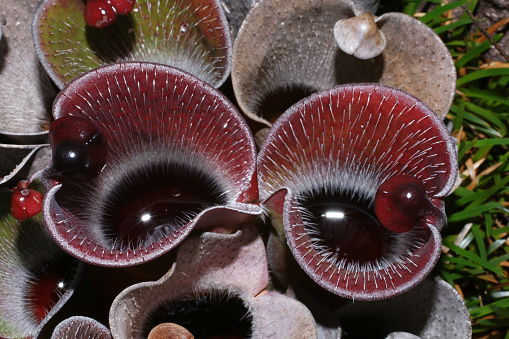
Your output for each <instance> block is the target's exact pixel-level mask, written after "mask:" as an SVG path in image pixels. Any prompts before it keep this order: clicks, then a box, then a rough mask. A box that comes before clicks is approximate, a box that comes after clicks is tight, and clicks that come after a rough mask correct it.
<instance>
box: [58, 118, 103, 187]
mask: <svg viewBox="0 0 509 339" xmlns="http://www.w3.org/2000/svg"><path fill="white" fill-rule="evenodd" d="M49 142H50V144H51V148H52V153H53V168H54V169H55V171H56V172H57V173H58V174H59V175H62V176H71V177H94V176H96V175H97V174H98V173H99V172H100V171H101V170H102V169H103V167H104V165H105V163H106V153H107V142H106V139H105V138H104V135H103V134H102V133H100V132H99V130H98V129H97V127H96V125H95V124H93V123H92V122H91V121H89V120H87V119H84V118H76V117H72V116H68V117H63V118H60V119H57V120H55V122H54V123H53V124H52V125H51V128H50V131H49Z"/></svg>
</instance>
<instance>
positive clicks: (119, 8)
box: [107, 0, 134, 15]
mask: <svg viewBox="0 0 509 339" xmlns="http://www.w3.org/2000/svg"><path fill="white" fill-rule="evenodd" d="M107 1H108V2H109V3H110V4H111V5H112V6H113V8H114V9H115V11H116V12H117V14H120V15H126V14H129V13H130V12H131V11H132V10H133V8H134V0H107Z"/></svg>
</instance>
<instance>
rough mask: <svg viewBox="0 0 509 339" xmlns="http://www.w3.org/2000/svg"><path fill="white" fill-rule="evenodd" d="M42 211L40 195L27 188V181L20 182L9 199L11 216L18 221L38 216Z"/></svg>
mask: <svg viewBox="0 0 509 339" xmlns="http://www.w3.org/2000/svg"><path fill="white" fill-rule="evenodd" d="M41 209H42V193H41V192H38V191H36V190H33V189H30V188H28V181H26V180H22V181H20V182H19V183H18V185H17V186H16V188H14V189H13V193H12V197H11V213H12V216H13V217H14V218H15V219H16V220H19V221H23V220H26V219H27V218H29V217H33V216H34V215H36V214H38V213H39V212H40V211H41Z"/></svg>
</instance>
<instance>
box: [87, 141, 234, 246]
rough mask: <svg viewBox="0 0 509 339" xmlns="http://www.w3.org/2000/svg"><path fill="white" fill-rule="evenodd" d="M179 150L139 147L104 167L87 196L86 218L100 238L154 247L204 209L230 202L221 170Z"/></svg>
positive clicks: (118, 243)
mask: <svg viewBox="0 0 509 339" xmlns="http://www.w3.org/2000/svg"><path fill="white" fill-rule="evenodd" d="M174 153H175V154H172V152H169V153H168V151H167V150H166V153H163V152H162V150H161V151H160V152H156V151H152V152H151V151H148V152H147V151H145V152H144V153H134V154H130V155H129V157H130V159H129V160H126V159H121V158H119V159H118V161H114V162H113V163H114V164H113V166H111V167H110V168H106V169H105V170H104V173H103V174H102V177H104V178H101V180H99V182H98V183H97V184H96V185H95V186H94V187H93V188H92V189H91V190H90V194H89V195H87V196H86V197H85V198H84V200H85V204H86V206H87V208H85V209H84V212H85V215H84V219H85V220H87V222H88V224H90V225H94V226H93V227H96V228H97V229H98V231H97V238H98V239H97V240H98V242H99V243H100V244H102V245H103V246H105V247H107V248H111V249H118V250H127V249H131V250H133V249H137V248H142V247H149V246H151V245H152V244H154V243H157V242H158V241H160V240H161V239H162V238H164V237H167V236H169V235H170V234H171V233H173V232H175V231H177V230H178V229H180V228H181V227H183V226H184V225H186V224H187V223H189V222H190V221H191V220H192V219H193V218H194V217H196V216H197V215H198V214H199V213H201V212H203V211H204V210H205V209H207V208H210V207H213V206H220V205H225V204H227V203H228V201H229V199H231V197H230V196H229V195H230V194H228V192H229V190H228V189H227V188H226V186H225V184H224V182H223V181H221V179H219V178H218V176H217V175H216V174H215V173H216V172H217V170H214V169H212V166H206V165H205V164H206V163H207V162H206V161H202V160H198V159H199V157H197V156H196V155H193V154H192V153H185V152H184V153H182V152H174ZM161 154H164V156H163V155H161ZM183 159H186V162H185V163H183V162H182V161H183Z"/></svg>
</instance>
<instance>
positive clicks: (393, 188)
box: [375, 175, 431, 233]
mask: <svg viewBox="0 0 509 339" xmlns="http://www.w3.org/2000/svg"><path fill="white" fill-rule="evenodd" d="M430 205H431V202H430V200H429V198H428V196H427V194H426V189H425V188H424V185H423V184H422V182H421V181H420V180H419V179H416V178H414V177H411V176H408V175H398V176H393V177H391V178H389V179H387V180H386V181H385V182H384V183H383V184H382V185H380V187H378V190H377V192H376V196H375V213H376V216H377V218H378V220H379V221H380V223H381V224H382V225H383V226H384V227H385V228H387V229H388V230H390V231H393V232H396V233H403V232H408V231H410V230H411V229H412V228H414V226H415V225H416V224H417V222H418V221H419V219H421V218H423V217H424V216H425V214H426V211H427V210H429V209H430Z"/></svg>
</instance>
